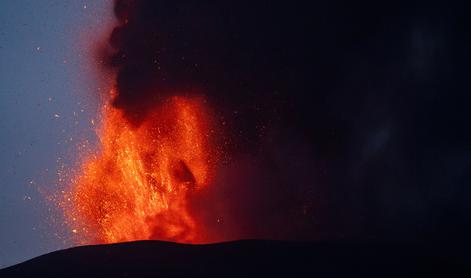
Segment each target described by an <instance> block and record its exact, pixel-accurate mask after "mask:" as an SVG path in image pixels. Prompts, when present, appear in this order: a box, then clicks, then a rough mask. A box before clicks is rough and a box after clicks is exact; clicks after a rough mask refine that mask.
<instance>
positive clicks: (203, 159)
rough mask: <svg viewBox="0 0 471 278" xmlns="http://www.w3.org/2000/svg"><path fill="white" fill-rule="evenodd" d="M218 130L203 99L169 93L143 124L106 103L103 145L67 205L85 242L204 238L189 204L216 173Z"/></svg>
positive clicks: (71, 222) (76, 182)
mask: <svg viewBox="0 0 471 278" xmlns="http://www.w3.org/2000/svg"><path fill="white" fill-rule="evenodd" d="M212 130H214V129H213V121H212V116H211V111H210V109H209V107H208V104H207V103H206V102H205V100H204V98H202V97H183V96H172V97H168V98H167V99H166V100H164V101H162V102H160V103H159V104H157V105H156V106H155V107H154V108H153V109H151V111H150V112H148V113H147V114H146V116H145V118H144V120H143V121H142V123H140V124H139V125H138V126H135V125H132V124H129V123H128V121H127V120H126V118H125V116H124V115H123V112H122V110H119V109H117V108H115V107H113V106H112V105H105V106H104V107H103V111H102V121H101V124H100V126H98V137H99V140H100V150H99V152H98V153H97V154H95V155H91V156H90V157H88V158H87V159H85V161H84V162H83V163H82V165H81V169H80V171H79V173H78V174H77V175H76V177H75V178H74V180H73V182H72V185H71V189H70V193H69V194H68V195H70V199H71V201H70V203H69V204H68V205H67V206H64V208H65V214H66V217H67V218H68V221H67V222H68V223H69V225H70V226H71V229H73V231H74V235H76V236H78V237H79V241H80V243H114V242H122V241H132V240H146V239H157V240H168V241H176V242H188V243H194V242H200V241H202V240H203V236H204V234H205V227H203V226H202V225H199V223H197V221H196V220H195V218H194V215H193V214H192V212H191V209H190V206H189V202H190V200H191V198H192V195H193V194H195V193H196V192H198V191H199V190H201V189H202V188H205V187H207V186H209V184H210V181H211V178H212V176H213V174H214V165H215V163H216V161H217V160H218V157H217V154H216V151H214V148H212V147H213V146H212V144H213V141H212V134H213V133H212Z"/></svg>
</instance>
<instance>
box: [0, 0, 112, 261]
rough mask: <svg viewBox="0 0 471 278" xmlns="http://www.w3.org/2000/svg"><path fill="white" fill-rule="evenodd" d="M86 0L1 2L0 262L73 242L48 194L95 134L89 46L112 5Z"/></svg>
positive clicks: (106, 20) (94, 87) (93, 79)
mask: <svg viewBox="0 0 471 278" xmlns="http://www.w3.org/2000/svg"><path fill="white" fill-rule="evenodd" d="M89 2H95V1H62V0H61V1H53V0H51V1H33V0H21V1H13V0H12V1H1V3H0V115H1V116H0V134H1V137H0V165H1V167H0V169H1V170H0V267H4V266H7V265H11V264H14V263H18V262H20V261H23V260H26V259H29V258H32V257H34V256H38V255H40V254H44V253H46V252H50V251H53V250H56V249H61V248H64V247H65V246H68V243H65V244H64V243H63V239H64V238H66V233H65V232H64V231H63V228H62V227H61V226H60V225H57V224H55V221H54V220H56V222H60V221H61V220H60V215H61V213H60V211H57V210H54V208H53V207H51V203H49V202H47V201H45V199H46V198H45V196H46V195H47V194H48V193H50V192H51V191H53V190H56V184H57V183H58V177H57V175H56V171H57V170H58V169H59V168H60V167H61V165H64V164H67V163H73V161H74V159H75V158H74V157H75V154H74V150H75V144H76V142H78V141H80V140H85V139H89V140H94V137H93V133H92V129H91V128H90V120H91V119H93V118H94V117H96V113H95V110H96V106H97V102H96V101H95V97H94V95H95V91H96V90H97V87H98V86H99V85H98V84H99V82H98V80H97V78H96V76H94V73H93V72H92V70H91V69H90V67H91V64H92V63H91V62H90V61H89V58H87V55H88V50H87V49H88V48H89V47H88V46H87V45H88V44H89V39H91V38H93V36H90V35H93V32H97V31H98V30H100V29H101V27H102V26H103V23H109V22H110V20H111V8H110V7H109V6H108V5H105V4H103V3H101V4H97V3H89ZM85 7H86V8H85ZM89 62H90V63H89ZM94 66H95V65H94V64H93V67H94ZM82 110H83V112H82ZM74 112H75V115H74ZM70 138H73V139H72V140H73V141H70ZM71 154H73V155H71ZM48 209H53V210H52V211H51V212H50V211H49V210H48ZM55 234H57V235H55Z"/></svg>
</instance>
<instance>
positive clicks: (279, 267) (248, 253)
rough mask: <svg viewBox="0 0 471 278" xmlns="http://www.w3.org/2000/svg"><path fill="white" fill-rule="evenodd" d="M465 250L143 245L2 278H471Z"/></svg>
mask: <svg viewBox="0 0 471 278" xmlns="http://www.w3.org/2000/svg"><path fill="white" fill-rule="evenodd" d="M465 250H466V248H464V247H463V246H458V245H444V244H434V245H431V244H409V243H394V242H376V243H372V242H369V243H368V242H347V241H344V242H286V241H264V240H244V241H234V242H225V243H217V244H208V245H186V244H177V243H170V242H159V241H139V242H128V243H119V244H112V245H97V246H82V247H75V248H71V249H67V250H61V251H57V252H53V253H50V254H46V255H43V256H40V257H37V258H34V259H32V260H29V261H27V262H24V263H21V264H18V265H15V266H12V267H9V268H6V269H3V270H0V277H19V276H21V277H23V276H27V277H59V276H60V277H93V276H100V277H138V276H141V277H142V276H155V277H195V276H198V277H203V276H204V277H216V276H217V277H228V276H230V277H236V276H237V277H247V276H258V277H269V276H284V277H300V276H301V275H306V274H309V275H312V277H352V276H353V277H401V278H402V277H471V276H470V274H471V270H470V265H469V263H468V262H469V254H466V253H465Z"/></svg>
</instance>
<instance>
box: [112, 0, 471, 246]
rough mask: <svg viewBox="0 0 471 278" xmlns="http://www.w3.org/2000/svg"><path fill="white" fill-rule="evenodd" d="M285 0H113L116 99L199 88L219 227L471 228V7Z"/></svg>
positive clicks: (146, 101)
mask: <svg viewBox="0 0 471 278" xmlns="http://www.w3.org/2000/svg"><path fill="white" fill-rule="evenodd" d="M254 2H256V3H254ZM274 2H276V1H153V0H135V1H131V0H118V1H116V2H115V13H116V17H117V19H118V25H117V27H116V28H115V29H114V30H113V32H112V34H111V36H110V39H109V44H110V46H111V50H110V51H109V52H108V54H107V55H106V57H105V60H106V65H107V66H108V67H109V68H110V69H111V70H114V71H116V72H117V80H116V84H117V96H116V98H115V99H114V102H113V104H114V105H115V107H117V108H120V109H122V110H123V111H124V112H125V113H126V117H127V119H128V120H129V121H131V122H132V123H133V124H134V125H136V126H138V125H139V124H140V122H141V121H142V119H143V118H144V117H145V115H146V114H147V113H148V112H149V109H151V108H152V107H153V105H154V104H155V103H158V102H159V101H161V100H162V98H163V97H165V96H169V95H175V94H177V95H179V94H183V95H192V94H202V95H205V96H206V98H207V99H208V101H209V103H210V104H211V106H212V107H213V108H214V109H215V113H216V114H217V115H218V120H219V124H220V125H221V126H222V127H223V128H224V138H223V139H221V144H223V145H224V148H225V151H226V159H225V160H224V161H222V162H221V165H220V166H219V168H220V169H219V170H218V176H217V178H216V179H215V184H214V185H213V186H211V187H209V189H208V191H206V192H205V193H204V194H201V195H202V196H201V197H200V198H199V199H198V200H196V201H195V202H194V204H193V206H194V207H195V211H197V212H198V218H199V219H200V221H204V222H205V223H207V224H206V225H210V226H211V227H213V228H212V229H211V231H212V233H214V235H212V236H211V237H212V238H215V237H218V238H220V239H231V238H240V237H262V238H285V239H286V238H304V239H306V238H307V239H320V238H345V237H347V238H352V237H353V238H418V237H431V238H438V237H441V236H442V235H443V234H445V233H454V235H455V236H464V235H466V234H467V233H469V231H470V229H469V224H470V223H471V221H470V217H469V215H470V214H469V211H470V204H471V203H470V202H469V193H470V187H469V184H470V182H471V180H470V178H471V176H470V173H471V171H470V170H471V169H470V167H471V148H470V142H471V134H470V131H469V128H468V126H469V123H468V120H469V116H470V112H469V107H468V106H469V103H470V102H469V101H470V100H471V98H470V96H469V94H468V92H469V89H470V87H469V82H468V81H467V80H468V76H467V73H468V72H469V70H468V67H469V63H468V62H469V59H470V56H469V49H471V48H470V43H471V41H470V40H469V39H465V38H468V37H469V36H468V35H467V29H466V28H465V27H464V26H469V19H468V17H467V16H466V13H465V10H466V9H464V8H462V7H457V6H456V7H453V6H448V7H441V6H433V5H431V4H429V3H427V6H423V5H420V4H417V3H415V4H414V3H408V4H407V5H405V4H404V5H403V4H400V3H395V4H390V5H385V4H383V3H380V2H377V1H376V2H371V3H366V4H358V3H356V2H355V3H353V2H352V3H349V4H346V3H341V2H338V1H329V3H328V4H327V3H324V2H316V1H306V2H315V3H309V4H308V3H299V2H296V3H289V2H284V3H274ZM302 2H304V1H302ZM466 24H468V25H466Z"/></svg>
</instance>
